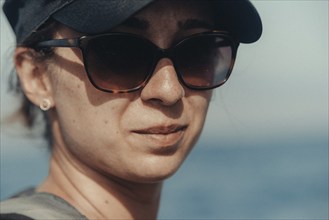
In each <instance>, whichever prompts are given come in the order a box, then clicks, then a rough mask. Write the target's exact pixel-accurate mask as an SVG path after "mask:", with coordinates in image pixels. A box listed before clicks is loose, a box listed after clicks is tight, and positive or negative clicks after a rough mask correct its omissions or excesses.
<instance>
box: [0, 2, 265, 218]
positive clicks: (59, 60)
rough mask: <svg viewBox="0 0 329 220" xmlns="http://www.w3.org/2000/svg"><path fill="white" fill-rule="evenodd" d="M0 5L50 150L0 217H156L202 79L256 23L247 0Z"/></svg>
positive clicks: (246, 39)
mask: <svg viewBox="0 0 329 220" xmlns="http://www.w3.org/2000/svg"><path fill="white" fill-rule="evenodd" d="M4 12H5V14H6V16H7V18H8V20H9V22H10V24H11V26H12V27H13V29H14V31H15V34H16V37H17V43H18V47H17V49H16V51H15V54H14V60H15V66H16V71H17V74H18V77H19V80H20V84H21V87H22V89H23V92H24V94H25V96H26V99H27V100H28V103H29V105H30V104H33V105H35V106H39V107H40V109H42V110H43V111H45V112H46V116H47V117H46V120H47V121H48V125H49V126H48V127H49V131H50V137H51V140H52V141H51V149H52V154H51V160H50V168H49V175H48V177H47V178H46V180H45V181H44V182H43V183H41V184H40V185H39V186H37V187H36V188H35V190H33V191H29V192H24V193H23V195H19V196H17V197H16V198H12V199H9V200H7V201H4V202H2V203H1V213H2V215H1V216H2V218H3V219H18V218H20V219H31V218H32V219H156V217H157V212H158V208H159V201H160V195H161V188H162V183H163V180H165V179H166V178H168V177H169V176H171V175H172V174H173V173H174V172H175V171H176V170H177V169H178V168H179V166H180V165H181V164H182V162H183V161H184V159H185V158H186V156H187V155H188V153H189V152H190V151H191V149H192V147H193V145H194V144H195V142H196V141H197V139H198V137H199V135H200V133H201V130H202V127H203V123H204V120H205V117H206V114H207V109H208V105H209V102H210V99H211V96H212V89H214V88H216V87H219V86H221V85H222V84H224V83H225V82H226V81H227V79H228V77H229V76H230V73H231V70H232V68H233V64H234V60H235V56H236V51H237V48H238V45H239V43H240V42H242V43H251V42H254V41H256V40H258V38H259V37H260V35H261V31H262V26H261V21H260V18H259V16H258V13H257V12H256V10H255V9H254V8H253V6H252V5H251V3H250V2H249V1H197V0H196V1H166V0H158V1H150V0H145V1H141V0H138V1H108V0H102V1H101V0H98V1H94V0H84V1H77V0H68V1H61V0H55V1H47V0H42V1H34V0H20V1H17V0H7V1H6V2H5V4H4Z"/></svg>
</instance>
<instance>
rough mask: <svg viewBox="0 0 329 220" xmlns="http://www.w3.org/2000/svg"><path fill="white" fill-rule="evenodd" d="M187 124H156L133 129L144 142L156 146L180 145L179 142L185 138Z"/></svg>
mask: <svg viewBox="0 0 329 220" xmlns="http://www.w3.org/2000/svg"><path fill="white" fill-rule="evenodd" d="M186 129H187V125H176V124H174V125H170V126H155V127H149V128H145V129H138V130H133V131H132V132H133V133H134V134H136V135H137V136H138V137H139V138H140V139H142V141H143V142H144V143H147V144H148V145H151V146H152V147H154V148H158V149H159V148H163V149H164V148H173V147H175V148H176V147H178V143H179V142H180V140H181V139H182V138H183V136H184V133H185V131H186Z"/></svg>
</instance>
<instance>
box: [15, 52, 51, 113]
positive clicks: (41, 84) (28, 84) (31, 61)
mask: <svg viewBox="0 0 329 220" xmlns="http://www.w3.org/2000/svg"><path fill="white" fill-rule="evenodd" d="M14 63H15V66H16V72H17V74H18V77H19V80H20V83H21V86H22V89H23V91H24V93H25V95H26V97H27V98H28V99H29V100H30V101H31V102H32V103H33V104H35V105H36V106H40V105H41V104H42V103H43V101H44V99H48V100H49V101H50V103H51V107H53V106H54V99H53V96H52V86H51V81H50V78H49V75H48V74H47V71H46V69H47V68H46V66H45V64H44V63H42V62H39V61H37V60H36V59H35V51H33V50H32V49H30V48H25V47H18V48H16V50H15V54H14Z"/></svg>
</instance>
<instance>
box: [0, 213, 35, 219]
mask: <svg viewBox="0 0 329 220" xmlns="http://www.w3.org/2000/svg"><path fill="white" fill-rule="evenodd" d="M0 220H33V219H32V218H29V217H27V216H24V215H19V214H0Z"/></svg>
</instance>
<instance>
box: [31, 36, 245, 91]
mask: <svg viewBox="0 0 329 220" xmlns="http://www.w3.org/2000/svg"><path fill="white" fill-rule="evenodd" d="M113 35H115V36H129V37H133V38H138V39H140V40H142V41H145V42H146V43H147V44H152V45H153V47H154V49H156V56H155V60H154V61H153V64H152V66H151V67H150V68H149V71H148V72H147V74H146V77H145V79H144V80H143V82H142V83H141V84H140V85H138V86H136V87H134V88H131V89H121V90H113V89H105V88H102V87H100V86H98V85H97V83H95V81H94V79H93V77H92V76H91V74H90V73H89V70H88V61H87V58H86V57H87V54H86V51H88V49H87V47H88V42H89V41H90V40H92V39H94V38H98V37H104V36H113ZM201 36H218V37H222V38H223V39H225V40H227V41H229V42H230V45H229V46H230V47H231V49H232V57H231V63H230V66H229V69H228V71H227V74H226V76H225V80H223V81H222V82H221V83H219V84H218V85H214V86H193V85H190V84H188V83H186V82H185V80H184V78H183V76H182V74H180V73H179V71H178V69H177V68H176V64H175V59H174V56H175V55H174V54H173V50H174V49H175V48H176V47H177V46H179V45H180V44H182V43H184V42H185V41H187V40H190V39H191V38H196V37H201ZM54 47H68V48H79V49H80V50H81V52H82V56H83V63H84V68H85V71H86V73H87V76H88V79H89V81H90V82H91V84H92V85H93V86H94V87H95V88H96V89H98V90H101V91H103V92H108V93H129V92H134V91H136V90H139V89H141V88H143V87H145V85H146V84H147V82H148V81H149V80H150V78H151V77H152V75H153V72H154V69H155V67H156V65H157V63H158V62H159V60H160V59H162V58H169V59H170V60H171V61H172V62H173V65H174V68H175V70H176V74H177V77H178V79H179V81H180V83H181V84H183V85H184V86H186V87H187V88H189V89H192V90H210V89H214V88H217V87H220V86H221V85H223V84H224V83H225V82H226V81H227V80H228V79H229V77H230V75H231V73H232V70H233V66H234V63H235V59H236V54H237V50H238V47H239V41H238V40H237V39H235V38H234V37H232V36H231V35H230V34H229V33H228V32H224V31H209V32H203V33H198V34H194V35H190V36H188V37H186V38H184V39H182V40H180V41H178V42H177V43H175V44H174V45H173V46H171V47H170V48H168V49H162V48H159V47H158V46H157V45H155V44H154V43H153V42H151V41H150V40H148V39H147V38H145V37H142V36H140V35H135V34H130V33H121V32H111V33H104V34H97V35H84V36H81V37H77V38H65V39H51V40H46V41H41V42H38V43H36V44H35V45H33V46H32V48H33V49H35V50H42V49H45V48H54Z"/></svg>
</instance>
